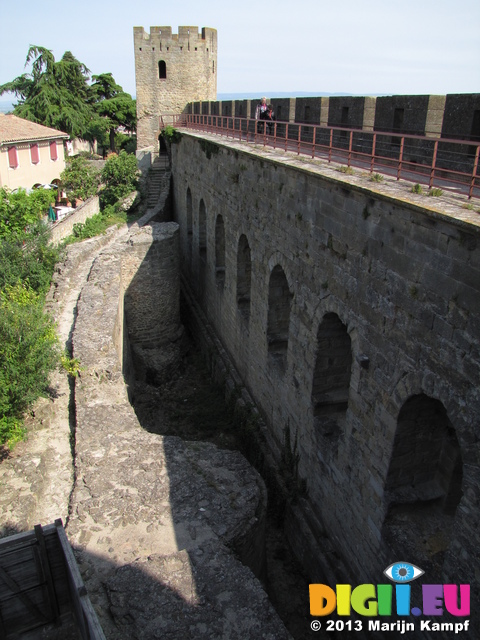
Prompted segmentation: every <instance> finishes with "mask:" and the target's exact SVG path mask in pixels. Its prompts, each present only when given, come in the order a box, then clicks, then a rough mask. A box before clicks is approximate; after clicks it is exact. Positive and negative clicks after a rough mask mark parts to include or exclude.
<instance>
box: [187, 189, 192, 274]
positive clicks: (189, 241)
mask: <svg viewBox="0 0 480 640" xmlns="http://www.w3.org/2000/svg"><path fill="white" fill-rule="evenodd" d="M186 206H187V245H188V259H189V261H190V262H191V260H192V241H193V205H192V192H191V191H190V187H188V188H187V202H186Z"/></svg>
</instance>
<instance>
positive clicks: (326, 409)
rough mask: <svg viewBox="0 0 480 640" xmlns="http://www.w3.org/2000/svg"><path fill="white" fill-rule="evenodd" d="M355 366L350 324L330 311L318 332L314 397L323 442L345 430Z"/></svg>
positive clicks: (330, 439) (336, 439) (336, 436)
mask: <svg viewBox="0 0 480 640" xmlns="http://www.w3.org/2000/svg"><path fill="white" fill-rule="evenodd" d="M351 368H352V346H351V340H350V336H349V335H348V331H347V327H346V326H345V325H344V324H343V322H342V321H341V320H340V318H339V317H338V315H337V314H336V313H327V314H326V315H325V316H324V317H323V319H322V322H321V323H320V326H319V328H318V333H317V351H316V358H315V368H314V372H313V381H312V397H311V400H312V407H313V417H314V425H315V431H316V433H317V435H318V436H320V437H321V438H322V439H323V442H336V441H338V437H339V436H340V434H341V433H343V432H344V429H345V419H346V413H347V408H348V396H349V390H350V376H351Z"/></svg>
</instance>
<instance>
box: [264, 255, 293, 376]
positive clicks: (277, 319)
mask: <svg viewBox="0 0 480 640" xmlns="http://www.w3.org/2000/svg"><path fill="white" fill-rule="evenodd" d="M292 298H293V293H291V291H290V288H289V286H288V280H287V277H286V276H285V273H284V271H283V269H282V267H281V266H280V265H279V264H277V265H276V266H275V267H274V268H273V270H272V272H271V274H270V281H269V285H268V319H267V346H268V361H269V365H270V366H272V367H273V368H274V369H275V370H276V371H277V372H279V373H280V374H282V375H283V374H284V373H285V371H286V369H287V352H288V335H289V330H290V310H291V304H292Z"/></svg>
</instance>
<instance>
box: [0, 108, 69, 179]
mask: <svg viewBox="0 0 480 640" xmlns="http://www.w3.org/2000/svg"><path fill="white" fill-rule="evenodd" d="M68 138H69V135H68V133H64V132H63V131H57V130H56V129H52V128H51V127H44V126H43V125H41V124H37V123H36V122H30V121H29V120H24V119H23V118H18V117H17V116H14V115H5V114H0V187H8V188H9V189H16V188H18V187H23V188H25V189H29V188H31V187H33V186H34V185H36V184H45V183H51V182H52V181H53V180H55V179H58V178H59V177H60V174H61V172H62V171H63V170H64V169H65V155H64V145H63V143H64V141H66V140H68Z"/></svg>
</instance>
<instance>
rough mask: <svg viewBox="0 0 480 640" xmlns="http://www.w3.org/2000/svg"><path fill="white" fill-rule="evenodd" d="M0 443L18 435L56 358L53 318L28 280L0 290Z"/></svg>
mask: <svg viewBox="0 0 480 640" xmlns="http://www.w3.org/2000/svg"><path fill="white" fill-rule="evenodd" d="M0 362H1V363H2V367H1V368H0V444H3V443H4V442H6V441H7V440H9V439H10V437H11V436H12V435H15V433H16V434H17V435H18V431H19V425H20V418H21V414H22V412H23V411H25V409H26V408H27V407H28V406H29V405H30V404H31V403H32V402H33V401H34V400H36V398H37V397H38V396H39V395H43V394H44V393H45V391H46V389H47V386H48V376H49V374H50V372H51V371H53V370H54V369H55V368H56V367H57V365H58V362H59V350H58V340H57V336H56V332H55V325H54V323H53V320H52V319H51V318H50V317H49V316H47V315H46V314H45V313H44V312H43V298H42V297H41V296H40V295H39V294H37V293H36V292H35V291H33V290H32V289H31V288H30V287H29V286H28V284H25V283H23V284H22V283H18V284H16V285H14V286H10V285H7V286H6V287H5V290H4V291H2V292H1V294H0Z"/></svg>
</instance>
